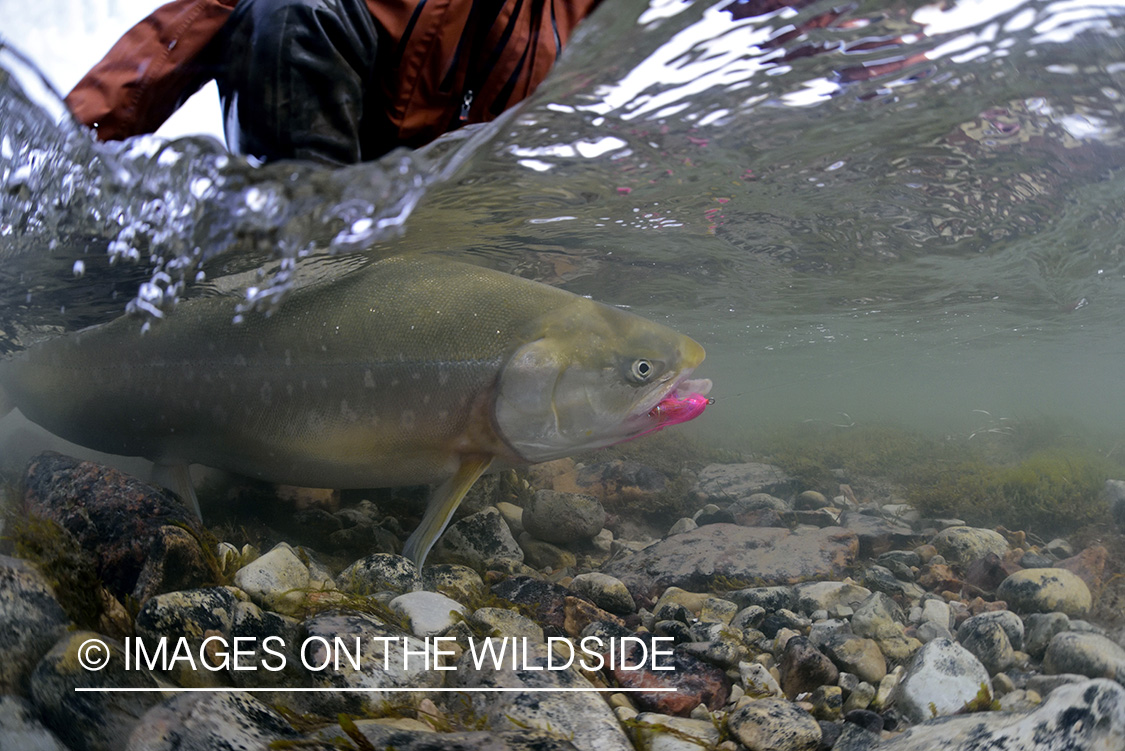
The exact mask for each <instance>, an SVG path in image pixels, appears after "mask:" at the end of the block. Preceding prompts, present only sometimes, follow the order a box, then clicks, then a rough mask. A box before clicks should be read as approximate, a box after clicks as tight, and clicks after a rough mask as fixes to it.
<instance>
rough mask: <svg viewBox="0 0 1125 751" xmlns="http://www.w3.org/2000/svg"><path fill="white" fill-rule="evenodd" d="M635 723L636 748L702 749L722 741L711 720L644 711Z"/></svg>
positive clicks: (639, 750)
mask: <svg viewBox="0 0 1125 751" xmlns="http://www.w3.org/2000/svg"><path fill="white" fill-rule="evenodd" d="M636 722H637V723H638V724H637V725H636V726H634V730H633V734H634V736H633V737H634V738H635V739H636V745H637V751H699V750H700V749H701V748H707V747H712V746H715V745H716V744H718V742H719V730H718V728H717V727H716V725H715V723H713V722H710V721H708V720H692V719H688V718H685V717H672V716H669V715H664V714H657V713H656V712H642V713H640V714H639V715H637V717H636Z"/></svg>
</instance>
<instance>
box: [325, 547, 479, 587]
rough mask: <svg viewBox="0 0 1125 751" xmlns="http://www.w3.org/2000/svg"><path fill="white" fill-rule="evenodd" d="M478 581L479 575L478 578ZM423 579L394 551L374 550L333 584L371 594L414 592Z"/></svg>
mask: <svg viewBox="0 0 1125 751" xmlns="http://www.w3.org/2000/svg"><path fill="white" fill-rule="evenodd" d="M477 579H478V581H479V579H480V577H477ZM421 584H422V580H421V577H420V576H419V575H418V568H417V567H416V566H415V565H414V562H413V561H411V560H410V559H408V558H403V557H402V556H401V555H394V554H393V553H375V554H373V555H369V556H366V557H364V558H360V559H359V560H358V561H356V562H355V563H353V564H352V565H350V566H348V567H347V568H346V569H344V570H343V571H341V572H340V573H339V574H337V575H336V586H337V587H339V588H340V590H341V591H343V592H350V593H352V594H357V595H371V594H376V593H378V592H393V593H395V594H402V593H403V592H413V591H414V590H416V589H419V588H421Z"/></svg>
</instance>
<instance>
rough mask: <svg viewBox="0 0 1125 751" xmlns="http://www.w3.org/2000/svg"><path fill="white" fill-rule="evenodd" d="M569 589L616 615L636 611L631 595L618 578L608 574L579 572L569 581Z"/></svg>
mask: <svg viewBox="0 0 1125 751" xmlns="http://www.w3.org/2000/svg"><path fill="white" fill-rule="evenodd" d="M570 589H571V590H573V591H574V592H576V593H578V594H579V595H582V596H583V597H587V598H589V599H590V600H591V601H592V602H593V603H594V604H595V605H597V606H598V607H600V608H603V609H604V610H608V611H609V612H611V613H616V614H617V615H629V614H631V613H633V612H635V611H636V609H637V606H636V604H635V603H634V602H633V596H632V595H631V594H629V590H628V588H626V586H625V584H624V583H623V582H622V581H621V580H620V579H616V578H614V577H612V576H609V575H608V574H602V573H599V572H593V573H589V574H579V575H578V576H576V577H574V579H573V580H572V581H571V582H570Z"/></svg>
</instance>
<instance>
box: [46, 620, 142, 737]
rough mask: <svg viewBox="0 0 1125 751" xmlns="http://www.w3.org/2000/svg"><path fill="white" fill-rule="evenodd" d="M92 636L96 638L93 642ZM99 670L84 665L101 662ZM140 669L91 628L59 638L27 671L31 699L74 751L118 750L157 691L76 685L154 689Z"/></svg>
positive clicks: (118, 644) (48, 722) (112, 642)
mask: <svg viewBox="0 0 1125 751" xmlns="http://www.w3.org/2000/svg"><path fill="white" fill-rule="evenodd" d="M91 639H99V640H100V644H97V645H95V643H94V642H91V641H90V640H91ZM103 659H104V661H105V665H104V667H102V668H101V669H100V670H93V669H87V667H83V662H82V660H86V663H85V664H86V665H87V666H89V665H92V664H95V663H98V662H101V661H102V660H103ZM156 687H157V683H156V681H155V680H154V679H153V677H152V675H151V674H150V673H149V672H148V671H147V670H145V669H144V668H140V669H138V668H137V666H136V665H132V666H131V669H129V670H126V669H125V653H124V647H123V646H122V645H121V644H120V643H119V642H117V641H115V640H113V639H109V638H107V637H104V636H101V635H99V634H96V633H94V632H92V631H75V632H72V633H69V634H67V635H65V636H63V638H62V639H60V640H59V642H58V643H57V644H55V646H54V647H52V649H51V651H49V652H48V653H47V654H46V655H45V656H44V657H43V659H42V660H40V661H39V664H38V665H37V666H36V667H35V670H34V672H33V673H32V674H31V680H30V688H31V699H32V703H33V704H34V705H35V710H36V712H37V713H38V714H39V716H40V717H41V718H43V721H44V723H45V724H46V725H47V727H49V728H50V729H51V730H52V731H54V732H55V734H57V735H58V737H59V738H60V739H61V740H62V741H63V742H64V743H66V745H67V746H69V747H70V748H71V749H74V751H120V749H122V748H124V747H125V744H126V742H127V740H128V738H129V733H130V732H132V729H133V726H134V725H136V723H137V720H138V719H139V718H140V717H141V715H143V714H144V713H145V712H146V711H147V710H148V709H149V707H151V706H152V705H154V704H156V703H157V702H159V701H160V699H161V696H160V694H158V693H140V692H137V693H133V692H130V693H118V692H101V691H91V692H77V691H75V689H76V688H156Z"/></svg>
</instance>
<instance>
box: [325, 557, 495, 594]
mask: <svg viewBox="0 0 1125 751" xmlns="http://www.w3.org/2000/svg"><path fill="white" fill-rule="evenodd" d="M337 581H339V580H337ZM422 588H423V589H425V590H427V591H429V592H441V593H442V594H443V595H445V596H446V597H452V598H453V599H454V600H457V602H461V603H467V602H471V601H473V600H477V599H479V598H480V597H482V596H483V595H484V592H485V587H484V581H483V580H482V579H481V578H480V575H479V574H478V573H477V572H476V571H473V570H472V569H471V568H469V567H468V566H459V565H457V564H455V563H439V564H437V565H436V566H426V567H425V568H424V569H422Z"/></svg>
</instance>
